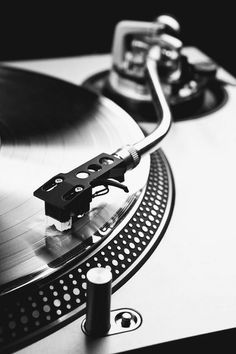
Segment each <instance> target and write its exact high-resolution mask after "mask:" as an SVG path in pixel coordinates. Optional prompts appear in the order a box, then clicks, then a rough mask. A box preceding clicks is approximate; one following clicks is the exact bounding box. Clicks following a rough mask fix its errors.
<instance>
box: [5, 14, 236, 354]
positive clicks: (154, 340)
mask: <svg viewBox="0 0 236 354" xmlns="http://www.w3.org/2000/svg"><path fill="white" fill-rule="evenodd" d="M179 30H180V29H179V24H178V22H177V21H176V20H175V19H173V18H172V17H169V16H166V15H163V16H160V17H158V18H157V19H156V20H155V21H154V22H150V23H149V22H138V21H137V22H136V21H122V22H120V23H119V24H118V25H117V27H116V31H115V35H114V43H113V49H112V56H110V55H99V56H85V57H79V58H68V59H57V60H56V59H55V60H45V61H44V60H41V61H32V62H25V63H24V62H21V63H12V64H11V65H10V64H5V65H2V66H1V68H0V78H1V81H0V90H1V99H0V135H1V155H0V156H1V179H0V180H1V199H0V200H1V204H0V205H1V217H0V220H1V221H0V227H1V231H0V233H1V238H0V255H1V257H0V348H1V349H0V350H1V352H3V353H4V352H14V351H17V350H19V353H24V354H25V353H32V352H35V353H42V352H43V351H46V352H50V353H104V354H105V353H120V352H126V351H130V350H138V349H142V348H147V347H149V348H154V349H153V352H155V350H156V347H152V346H156V345H157V347H158V345H159V344H161V343H165V342H171V341H174V340H178V339H183V338H188V337H193V336H197V335H201V334H206V333H210V332H211V333H212V332H215V331H220V330H223V329H229V328H233V327H234V326H235V312H236V307H235V301H234V299H235V295H236V289H235V286H234V282H233V280H234V278H235V275H236V274H235V269H236V267H235V256H234V246H235V235H234V200H235V197H236V190H235V188H234V181H235V178H236V169H235V166H234V163H233V161H234V150H235V142H236V133H235V131H236V129H235V124H236V123H235V119H234V111H235V104H234V96H235V94H236V91H235V85H236V81H235V79H234V78H233V77H232V76H231V75H230V74H229V73H227V72H226V71H225V70H224V69H223V68H221V67H220V66H219V65H218V64H216V63H215V62H214V61H213V60H212V59H210V58H208V57H207V56H206V55H205V54H204V53H202V52H201V51H200V50H199V49H197V48H194V47H184V46H183V44H182V42H181V39H180V37H179ZM97 283H99V284H97ZM111 291H112V293H113V294H112V296H111V299H110V292H111ZM110 301H111V304H110ZM86 309H87V310H86ZM96 311H98V315H97V313H96ZM150 352H151V349H150Z"/></svg>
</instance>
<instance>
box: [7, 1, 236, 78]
mask: <svg viewBox="0 0 236 354" xmlns="http://www.w3.org/2000/svg"><path fill="white" fill-rule="evenodd" d="M231 3H232V5H229V3H226V1H221V2H216V1H215V2H210V1H209V0H206V1H188V2H187V1H186V2H183V1H168V0H162V1H160V0H159V1H158V0H156V1H150V0H145V1H140V0H139V1H138V0H137V1H129V0H126V1H114V0H110V1H102V0H100V1H74V2H70V1H67V2H65V1H64V2H59V1H57V2H52V1H48V2H47V3H46V2H45V3H44V2H42V1H41V2H39V1H36V0H33V1H31V2H29V3H28V4H26V3H23V2H22V1H18V2H15V3H12V4H11V3H9V1H8V2H7V6H2V5H1V6H0V38H1V42H0V43H1V46H0V60H1V61H6V60H23V59H36V58H51V57H65V56H76V55H81V54H92V53H104V52H109V51H110V49H111V44H112V36H113V31H114V27H115V25H116V23H117V22H119V21H120V20H122V19H134V20H148V21H152V20H153V19H154V18H155V17H156V16H158V15H159V14H162V13H169V14H173V15H174V16H175V17H176V18H177V19H178V20H179V21H180V23H181V25H182V38H183V40H184V42H185V44H188V45H195V46H197V47H199V48H200V49H202V50H203V51H204V52H206V53H207V54H208V55H210V56H211V57H212V58H213V59H215V60H216V61H217V62H218V63H220V64H221V65H222V66H224V67H225V68H226V69H228V71H230V72H231V73H233V74H235V75H236V65H235V56H236V55H235V48H234V47H235V39H234V35H235V11H234V9H233V2H231ZM48 4H50V6H49V5H48Z"/></svg>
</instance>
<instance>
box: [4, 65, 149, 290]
mask: <svg viewBox="0 0 236 354" xmlns="http://www.w3.org/2000/svg"><path fill="white" fill-rule="evenodd" d="M0 136H1V151H0V161H1V176H0V288H1V289H2V291H6V289H7V290H9V289H11V288H14V287H15V286H17V287H18V286H20V285H22V284H24V283H27V282H28V281H31V282H32V281H33V280H34V279H35V278H37V279H38V278H39V277H40V276H45V274H48V273H50V272H53V271H55V269H57V268H58V266H62V265H63V263H64V262H68V260H69V259H70V258H71V257H72V258H73V257H74V256H75V254H74V253H73V250H76V255H77V256H78V253H80V252H82V251H83V250H84V249H85V248H86V247H87V246H88V245H89V244H91V243H93V242H94V239H92V236H94V235H95V233H96V231H97V230H98V229H100V228H103V227H104V225H105V224H106V223H107V222H109V220H113V219H114V216H115V215H116V214H117V211H118V210H121V208H122V207H123V208H124V210H126V209H127V206H128V205H129V204H132V200H135V199H136V196H137V193H138V192H139V191H140V189H141V188H142V187H143V186H144V184H145V182H146V179H147V175H148V170H149V163H148V161H143V162H142V164H141V165H140V166H139V168H137V169H136V170H135V171H133V172H132V173H130V174H129V175H128V176H127V179H126V184H127V185H128V187H129V191H130V192H129V195H128V196H127V194H125V193H124V192H123V191H119V190H115V189H114V188H111V191H110V193H109V194H108V195H106V196H104V197H97V198H96V199H94V202H93V203H92V207H91V211H90V213H89V214H88V215H86V216H85V217H84V218H83V219H82V220H78V222H77V223H76V224H75V225H74V226H73V228H72V230H69V231H67V232H59V231H57V229H56V228H55V227H53V226H48V224H47V223H46V221H47V220H46V219H45V215H44V204H43V202H42V201H40V200H38V199H37V198H35V197H33V191H34V190H35V189H37V188H38V187H39V186H40V185H41V184H43V183H44V182H46V181H47V180H48V179H49V178H51V177H52V176H53V175H55V174H57V173H59V172H67V171H69V170H71V169H73V168H75V167H77V166H79V165H80V164H82V163H84V162H86V161H87V160H89V159H91V158H93V157H94V156H96V155H97V154H99V153H101V152H108V153H112V152H114V151H115V150H116V149H117V148H118V147H120V146H122V145H125V144H127V143H132V142H134V141H137V140H139V139H141V138H142V136H143V134H142V133H141V131H140V129H139V128H138V126H137V125H136V124H135V123H134V122H133V120H132V119H131V118H130V117H129V116H128V114H126V113H125V112H124V111H123V110H121V109H119V107H118V106H116V105H115V104H113V103H112V102H111V101H109V100H107V99H105V98H102V97H98V96H97V95H95V94H94V93H92V92H90V91H88V90H86V89H84V88H81V87H78V86H75V85H72V84H69V83H67V82H63V81H59V80H56V79H52V78H50V77H47V76H42V75H39V74H33V73H31V72H26V71H20V70H14V69H9V68H1V69H0ZM133 178H134V179H135V181H136V183H135V184H134V183H132V180H133ZM119 213H120V212H119ZM119 218H121V213H120V214H119ZM113 221H114V220H113ZM57 261H58V262H57Z"/></svg>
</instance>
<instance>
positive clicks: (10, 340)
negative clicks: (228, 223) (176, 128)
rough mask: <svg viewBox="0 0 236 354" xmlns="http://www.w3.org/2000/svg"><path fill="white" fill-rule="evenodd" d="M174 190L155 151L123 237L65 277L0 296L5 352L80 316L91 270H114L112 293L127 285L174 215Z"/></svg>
mask: <svg viewBox="0 0 236 354" xmlns="http://www.w3.org/2000/svg"><path fill="white" fill-rule="evenodd" d="M173 189H174V188H173V178H172V175H171V172H170V168H169V165H168V162H167V160H166V158H165V156H164V154H163V153H162V152H161V151H158V152H155V153H154V154H153V155H152V161H151V169H150V174H149V178H148V183H147V186H146V190H145V193H144V195H143V197H142V201H141V202H140V204H139V206H138V208H137V209H136V211H135V213H134V214H133V216H132V217H131V218H130V220H128V222H127V223H126V225H124V227H123V228H122V229H121V230H119V232H115V234H114V235H113V236H110V237H109V238H108V239H107V240H106V242H104V243H102V244H101V246H100V247H99V248H98V249H97V250H96V251H95V252H94V253H93V254H91V255H90V256H88V257H87V258H86V259H85V260H84V261H82V262H80V263H79V264H77V265H76V266H74V267H73V268H72V269H68V270H67V271H66V272H65V273H62V274H61V275H59V274H58V275H57V276H54V278H53V279H50V278H49V279H50V281H47V280H46V281H45V283H42V282H41V284H38V285H34V286H31V287H28V291H27V289H26V290H25V289H21V290H19V291H16V292H14V293H12V294H10V295H6V296H2V297H1V300H0V301H1V310H0V311H1V314H0V319H1V327H0V334H1V337H0V343H1V347H0V348H1V350H7V349H10V348H11V349H13V348H15V346H17V347H18V346H22V345H23V344H25V342H26V341H27V342H28V341H32V340H35V339H36V338H38V336H40V335H42V333H44V332H46V333H49V332H50V330H52V328H53V329H55V328H57V327H58V326H61V325H62V324H65V323H67V322H68V320H72V319H73V318H74V316H79V315H81V314H82V313H83V311H84V308H85V300H86V295H85V293H86V285H85V284H86V283H85V275H86V272H87V270H88V269H89V268H90V267H95V266H103V267H107V266H108V267H110V268H111V270H112V273H113V291H115V290H116V289H117V288H119V287H120V286H121V285H122V284H123V283H124V282H125V281H127V279H128V278H129V277H130V276H131V275H132V274H133V273H134V272H136V271H137V270H138V268H139V267H140V266H141V264H142V263H143V262H144V261H145V259H146V258H147V257H148V256H149V255H150V254H151V253H152V252H153V250H154V249H155V248H156V246H157V245H158V243H159V242H160V240H161V238H162V236H163V234H164V231H165V229H166V227H167V225H168V222H169V219H170V216H171V213H172V208H173V201H174V190H173ZM29 289H30V290H29ZM44 334H45V333H44Z"/></svg>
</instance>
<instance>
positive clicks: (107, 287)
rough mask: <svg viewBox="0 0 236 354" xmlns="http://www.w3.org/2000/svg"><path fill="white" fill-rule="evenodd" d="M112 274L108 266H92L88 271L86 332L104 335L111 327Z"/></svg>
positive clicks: (97, 335)
mask: <svg viewBox="0 0 236 354" xmlns="http://www.w3.org/2000/svg"><path fill="white" fill-rule="evenodd" d="M111 282H112V274H111V272H110V270H109V269H107V268H92V269H90V270H89V271H88V273H87V307H86V322H85V329H86V332H87V333H88V334H89V335H91V336H96V337H99V336H103V335H105V334H106V333H107V332H108V331H109V329H110V326H111V324H110V308H111Z"/></svg>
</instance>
